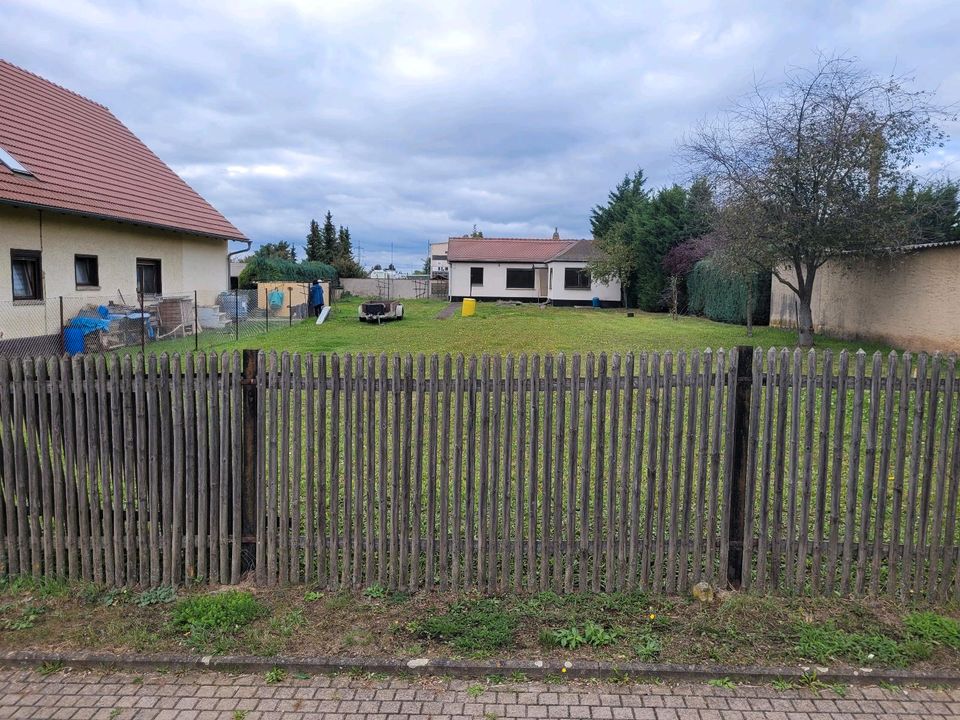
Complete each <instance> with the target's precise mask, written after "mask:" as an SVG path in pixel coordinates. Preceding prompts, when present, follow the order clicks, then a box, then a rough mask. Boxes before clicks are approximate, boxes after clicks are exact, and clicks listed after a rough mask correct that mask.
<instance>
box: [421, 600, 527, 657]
mask: <svg viewBox="0 0 960 720" xmlns="http://www.w3.org/2000/svg"><path fill="white" fill-rule="evenodd" d="M516 625H517V621H516V617H515V616H514V615H512V614H511V613H508V612H506V611H504V609H503V607H502V606H501V604H500V603H499V602H498V601H496V600H492V599H484V600H474V601H464V602H458V603H454V604H453V605H451V606H450V609H449V610H448V612H446V613H444V614H443V615H435V616H433V617H429V618H426V619H425V620H423V621H422V622H421V623H420V624H419V626H418V628H419V634H420V635H422V636H425V637H428V638H431V639H434V640H443V641H444V642H447V643H449V644H450V645H452V646H453V647H455V648H457V649H458V650H463V651H466V652H489V651H492V650H496V649H498V648H502V647H507V646H509V645H511V644H512V643H513V634H514V632H515V630H516Z"/></svg>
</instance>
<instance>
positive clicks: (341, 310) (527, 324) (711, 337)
mask: <svg viewBox="0 0 960 720" xmlns="http://www.w3.org/2000/svg"><path fill="white" fill-rule="evenodd" d="M358 302H359V301H357V300H344V301H342V302H339V303H338V304H337V305H335V306H334V308H333V311H332V312H331V315H330V319H329V320H328V321H327V322H326V323H324V324H323V325H321V326H317V325H316V324H314V322H313V321H312V320H306V321H303V322H300V323H298V324H294V325H293V326H292V327H288V326H287V325H286V323H285V321H279V320H278V321H276V323H275V324H274V323H273V322H271V326H270V329H269V332H256V333H255V334H249V333H247V334H243V335H241V337H240V338H239V340H237V339H235V338H234V337H233V336H230V335H225V334H216V333H214V332H211V331H208V332H206V333H204V334H203V335H201V337H200V347H201V349H216V350H233V349H237V348H259V349H263V350H268V351H269V350H277V351H283V350H287V351H290V352H377V353H379V352H386V353H421V352H422V353H428V354H429V353H446V352H449V353H464V354H465V355H470V354H480V353H491V354H494V353H499V354H508V353H521V352H527V353H554V352H564V353H574V352H584V353H585V352H591V351H592V352H627V351H642V350H648V351H653V350H660V351H662V350H693V349H700V350H702V349H704V348H708V347H709V348H714V349H716V348H730V347H733V346H735V345H758V346H760V347H764V348H767V347H772V346H776V347H794V346H795V345H796V334H795V333H794V332H792V331H790V330H780V329H777V328H769V327H758V328H755V329H754V333H753V337H749V336H748V335H747V330H746V328H745V327H743V326H739V325H726V324H723V323H717V322H712V321H710V320H704V319H702V318H693V317H680V318H678V319H676V320H674V319H672V318H671V317H670V316H669V315H667V314H653V313H644V312H639V311H636V312H635V316H634V317H632V318H629V317H627V313H626V311H624V310H599V309H592V308H557V307H545V308H540V307H537V306H535V305H520V306H502V305H496V304H494V303H480V304H479V305H478V307H477V314H476V315H475V316H474V317H470V318H464V317H461V316H460V315H459V313H458V314H457V315H455V316H454V317H452V318H449V319H447V320H437V319H436V316H437V313H439V312H440V311H441V310H442V309H443V308H444V307H446V303H445V302H443V301H438V300H406V301H404V311H405V317H404V319H403V320H402V321H400V322H390V323H384V324H382V325H373V324H367V323H361V322H359V321H358V320H357V316H356V307H357V303H358ZM261 327H262V326H261ZM193 346H194V341H193V339H192V338H188V339H186V340H179V341H169V342H161V343H156V344H152V345H150V346H148V348H147V350H148V352H163V351H167V352H173V351H183V350H191V349H193ZM861 347H862V348H863V349H864V350H866V351H867V352H868V353H872V352H874V351H875V350H888V349H889V348H886V347H884V346H882V345H877V344H873V343H860V342H856V341H842V340H836V339H832V338H826V337H819V338H817V348H818V349H821V350H822V349H825V348H830V349H832V350H842V349H844V348H847V349H849V350H852V351H853V350H857V349H859V348H861ZM137 349H138V348H131V350H132V351H136V350H137Z"/></svg>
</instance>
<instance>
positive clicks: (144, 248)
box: [0, 206, 229, 339]
mask: <svg viewBox="0 0 960 720" xmlns="http://www.w3.org/2000/svg"><path fill="white" fill-rule="evenodd" d="M13 249H17V250H40V251H41V253H42V256H41V263H42V269H43V294H44V301H43V302H29V301H24V302H13V288H12V284H13V281H12V276H11V269H10V251H11V250H13ZM226 252H227V243H226V241H224V240H214V239H209V238H201V237H197V236H193V235H187V234H183V233H175V232H169V231H164V230H158V229H153V228H144V227H138V226H135V225H130V224H126V223H118V222H108V221H102V220H92V219H87V218H80V217H73V216H69V215H62V214H57V213H54V212H50V211H43V212H42V213H41V211H39V210H33V209H26V208H12V207H2V206H0V334H2V337H3V338H8V339H9V338H11V337H29V336H31V335H42V334H47V333H53V332H57V331H58V330H59V296H61V295H62V296H64V297H65V298H66V300H65V301H64V304H65V314H66V316H67V317H71V316H72V315H75V314H76V311H77V310H78V309H79V308H81V307H83V306H84V305H87V304H91V303H92V304H103V303H105V302H107V301H108V300H111V299H112V300H115V301H119V300H120V296H121V295H122V296H123V299H124V300H125V301H126V302H127V303H129V304H134V303H136V301H137V295H136V284H137V258H153V259H158V260H160V267H161V282H162V286H163V292H164V293H165V294H171V293H178V292H184V293H188V292H189V293H192V292H193V291H194V290H197V291H198V296H199V297H198V299H199V301H200V303H201V304H212V303H213V301H214V299H215V298H216V296H217V294H218V293H220V292H222V291H223V290H225V289H227V288H228V287H229V281H228V276H227V264H226ZM77 254H80V255H96V256H97V259H98V274H99V281H100V285H99V287H97V288H77V285H76V276H75V274H74V255H77Z"/></svg>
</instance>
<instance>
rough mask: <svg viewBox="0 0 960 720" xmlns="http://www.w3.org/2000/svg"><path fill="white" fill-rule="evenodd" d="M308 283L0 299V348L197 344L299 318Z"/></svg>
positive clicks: (46, 350)
mask: <svg viewBox="0 0 960 720" xmlns="http://www.w3.org/2000/svg"><path fill="white" fill-rule="evenodd" d="M308 294H309V284H307V283H286V282H285V283H262V284H260V285H259V286H258V287H257V288H256V289H252V290H229V291H224V292H221V293H218V294H217V295H216V296H211V295H210V293H209V291H207V292H203V293H201V292H198V291H196V290H182V291H176V292H164V293H163V294H160V295H147V296H142V295H135V296H133V297H127V296H125V295H124V293H122V292H119V291H118V292H115V293H113V294H102V295H101V294H97V295H93V294H84V295H82V296H67V295H58V296H54V297H48V298H45V299H43V300H36V301H30V302H20V301H18V302H9V301H7V302H0V355H4V356H8V357H28V356H37V355H51V354H57V355H59V354H67V355H77V354H80V353H100V352H111V351H116V350H123V349H124V348H129V349H132V350H137V349H139V350H142V351H144V352H150V351H151V350H152V349H157V348H159V347H160V345H158V343H162V346H163V348H164V349H168V348H172V349H181V350H189V349H201V348H209V347H214V346H216V345H218V344H221V343H223V342H226V341H229V340H240V339H241V338H243V337H249V336H252V335H258V334H261V333H264V332H270V331H271V330H275V329H276V330H279V329H281V328H284V327H288V326H290V325H292V324H293V323H295V322H298V321H299V320H302V319H303V318H305V317H307V316H308V315H309V313H310V307H309V305H308Z"/></svg>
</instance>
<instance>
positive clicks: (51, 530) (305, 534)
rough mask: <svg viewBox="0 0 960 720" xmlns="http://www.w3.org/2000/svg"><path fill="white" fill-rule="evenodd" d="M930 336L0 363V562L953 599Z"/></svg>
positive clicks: (74, 573)
mask: <svg viewBox="0 0 960 720" xmlns="http://www.w3.org/2000/svg"><path fill="white" fill-rule="evenodd" d="M958 389H960V382H957V381H956V366H955V360H954V358H952V357H951V358H949V359H945V358H942V357H940V356H938V355H935V356H932V357H928V356H927V355H922V354H921V355H917V356H912V355H910V354H907V353H904V354H903V355H902V356H898V355H897V354H895V353H891V354H890V355H889V356H887V357H881V356H880V355H879V354H878V355H875V356H873V357H872V358H867V357H866V356H865V355H864V354H863V353H862V352H861V353H858V354H856V355H853V356H851V355H848V354H847V353H846V352H844V353H841V354H840V355H839V356H834V355H833V354H831V353H830V352H829V351H827V352H824V353H822V354H815V353H812V352H811V353H810V354H802V353H801V352H799V351H796V352H791V351H787V350H776V349H771V350H769V351H767V352H763V351H761V350H759V349H757V350H755V351H754V350H753V349H752V348H738V349H737V350H735V351H732V352H724V351H723V350H719V351H716V352H711V351H709V350H708V351H705V352H693V353H690V354H689V355H688V354H685V353H683V352H680V353H670V352H666V353H663V354H658V353H649V354H648V353H639V354H636V355H635V354H626V355H623V356H621V355H612V356H609V357H608V356H607V355H603V354H601V355H599V356H596V357H595V356H594V355H592V354H588V355H586V356H580V355H573V356H571V357H564V356H563V355H556V356H554V355H544V356H540V355H532V356H526V355H521V356H519V357H507V358H501V357H499V356H494V357H492V358H491V357H487V356H484V357H482V358H477V357H469V358H463V357H462V356H458V357H456V358H451V357H450V356H443V357H440V356H436V355H434V356H430V357H424V356H422V355H421V356H418V357H416V358H413V357H411V356H405V357H400V356H391V357H387V356H385V355H380V356H375V355H349V354H348V355H343V356H338V355H305V356H301V355H292V356H291V355H287V354H283V355H280V356H278V355H276V354H270V355H265V354H263V353H257V352H255V351H246V352H244V353H243V354H242V355H241V354H239V353H233V354H223V355H216V354H204V353H196V354H193V353H190V354H187V355H184V356H182V357H181V356H178V355H174V356H172V357H171V356H167V355H161V356H160V357H156V356H150V357H148V358H143V357H142V356H138V357H132V356H124V357H118V356H116V355H113V356H109V357H105V356H102V355H101V356H95V357H94V356H78V357H76V358H72V359H69V358H62V357H57V358H38V359H29V358H28V359H19V358H13V359H8V358H0V443H2V463H0V482H2V493H0V497H2V508H0V564H2V572H3V573H4V574H6V575H17V574H32V575H34V576H62V577H67V578H73V579H83V580H86V581H92V582H96V583H101V584H107V585H117V586H120V585H132V584H139V585H145V586H157V585H172V584H180V583H193V582H213V583H237V582H239V581H240V580H241V577H242V576H248V577H250V578H252V579H253V580H254V581H255V582H256V583H258V584H262V585H273V584H278V583H279V584H282V583H309V584H311V585H317V586H321V587H326V588H356V587H360V586H364V585H370V584H375V583H376V584H381V585H383V586H386V587H390V588H403V589H408V590H412V591H415V590H443V591H449V590H454V591H455V590H479V591H482V592H488V593H496V592H501V591H507V590H523V591H527V590H537V589H547V588H552V589H555V590H557V591H564V592H571V591H576V590H590V591H600V590H606V591H612V590H632V589H642V590H645V591H648V592H653V593H667V594H670V593H683V592H687V591H688V590H689V589H690V588H691V586H692V585H693V584H694V583H697V582H701V581H704V582H708V583H711V584H712V585H714V586H726V585H732V586H734V587H740V588H742V589H744V590H750V591H755V592H761V593H783V594H805V595H813V596H818V595H835V594H842V595H864V594H870V595H884V596H891V597H899V598H906V599H909V598H915V599H925V600H928V601H942V600H946V599H956V598H958V597H960V562H958V547H960V537H958V530H960V528H958V524H957V516H958V485H960V432H958V424H960V407H958V397H957V393H958Z"/></svg>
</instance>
